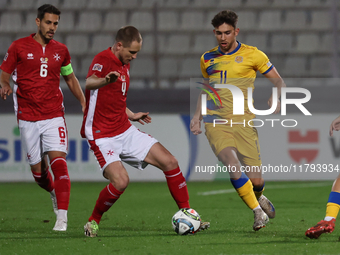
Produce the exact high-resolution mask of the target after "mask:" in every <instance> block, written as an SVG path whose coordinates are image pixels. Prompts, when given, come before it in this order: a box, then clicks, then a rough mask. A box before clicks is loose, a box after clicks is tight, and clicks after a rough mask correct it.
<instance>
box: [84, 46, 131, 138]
mask: <svg viewBox="0 0 340 255" xmlns="http://www.w3.org/2000/svg"><path fill="white" fill-rule="evenodd" d="M129 70H130V64H126V65H123V63H122V62H121V61H120V60H119V59H118V58H117V57H116V56H115V55H114V54H113V53H112V51H111V48H108V49H106V50H104V51H102V52H100V53H98V54H97V55H96V56H95V57H94V59H93V60H92V63H91V65H90V68H89V71H88V74H87V77H86V78H88V77H90V76H92V75H96V76H97V77H98V78H104V77H106V75H107V74H108V73H110V72H112V71H117V72H118V73H120V77H119V78H118V79H117V80H116V81H115V82H112V83H109V84H107V85H105V86H104V87H101V88H99V89H94V90H87V89H86V90H85V97H86V108H85V112H84V119H83V125H82V128H81V131H80V133H81V136H82V137H84V138H85V137H86V138H87V139H88V140H95V139H99V138H104V137H113V136H116V135H120V134H122V133H124V132H125V131H126V130H127V129H128V128H129V127H130V126H131V123H130V121H129V119H128V116H127V114H126V96H127V93H128V89H129V84H130V74H129Z"/></svg>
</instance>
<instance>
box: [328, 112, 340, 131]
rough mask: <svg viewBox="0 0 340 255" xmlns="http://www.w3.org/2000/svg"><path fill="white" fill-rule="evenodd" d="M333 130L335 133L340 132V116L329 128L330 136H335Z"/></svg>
mask: <svg viewBox="0 0 340 255" xmlns="http://www.w3.org/2000/svg"><path fill="white" fill-rule="evenodd" d="M333 130H335V131H339V130H340V116H339V117H337V118H336V119H335V120H333V121H332V124H331V126H330V128H329V135H330V136H333Z"/></svg>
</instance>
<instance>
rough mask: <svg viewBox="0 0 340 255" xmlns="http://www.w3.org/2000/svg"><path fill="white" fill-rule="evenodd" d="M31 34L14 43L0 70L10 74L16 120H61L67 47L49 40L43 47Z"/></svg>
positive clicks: (68, 60) (69, 58)
mask: <svg viewBox="0 0 340 255" xmlns="http://www.w3.org/2000/svg"><path fill="white" fill-rule="evenodd" d="M34 35H35V34H31V35H30V36H28V37H24V38H21V39H18V40H16V41H14V42H13V43H12V44H11V46H10V47H9V49H8V51H7V53H6V55H5V58H4V61H3V63H2V65H1V66H0V69H1V70H3V71H4V72H6V73H9V74H12V78H13V81H14V88H13V100H14V110H15V114H16V116H17V118H18V119H21V120H26V121H39V120H46V119H52V118H56V117H62V116H64V105H63V94H62V91H61V89H60V86H59V84H60V72H61V67H65V66H68V65H69V64H70V63H71V57H70V54H69V52H68V49H67V47H66V46H65V45H64V44H62V43H59V42H57V41H55V40H51V41H50V42H49V43H48V44H47V45H46V46H45V47H43V46H41V44H40V43H38V42H37V41H36V40H34V38H33V36H34Z"/></svg>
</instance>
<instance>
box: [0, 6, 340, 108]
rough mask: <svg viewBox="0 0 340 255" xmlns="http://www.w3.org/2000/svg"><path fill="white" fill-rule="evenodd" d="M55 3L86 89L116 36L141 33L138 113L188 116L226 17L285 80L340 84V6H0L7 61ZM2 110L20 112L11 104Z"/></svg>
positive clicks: (135, 83)
mask: <svg viewBox="0 0 340 255" xmlns="http://www.w3.org/2000/svg"><path fill="white" fill-rule="evenodd" d="M47 2H48V3H51V4H53V5H55V6H56V7H58V8H59V9H60V10H61V11H62V13H61V19H60V24H59V28H58V31H57V33H56V35H55V39H56V40H57V41H60V42H62V43H64V44H66V45H67V47H68V48H69V51H70V54H71V57H72V66H73V69H74V71H75V74H76V75H77V77H78V78H79V80H80V82H81V84H82V86H83V88H84V82H85V77H86V74H87V71H88V67H89V65H90V63H91V61H92V59H93V57H94V55H95V54H97V53H98V52H100V51H102V50H104V49H106V48H108V47H110V46H112V44H113V42H114V36H115V33H116V31H117V30H118V29H119V28H120V27H122V26H125V25H133V26H136V27H137V28H138V29H139V30H140V32H141V34H142V36H143V48H142V50H141V51H140V53H139V54H138V57H137V59H136V60H134V61H133V62H132V63H131V72H130V73H131V86H130V91H129V97H128V100H129V101H128V103H129V105H130V106H131V107H132V108H135V107H142V109H141V110H148V111H152V112H157V113H186V112H187V111H188V106H187V105H188V104H187V101H188V98H189V85H190V82H189V79H190V78H193V77H194V78H198V77H201V72H200V66H199V60H200V56H201V55H202V54H203V53H204V52H205V51H207V50H209V49H211V48H213V47H214V46H215V45H216V39H215V37H214V35H213V33H212V30H213V27H212V25H211V20H212V18H213V17H214V15H215V14H217V13H218V12H219V11H221V10H224V9H232V10H234V11H235V12H236V13H237V14H238V15H239V22H238V26H239V28H240V34H239V36H238V40H239V41H240V42H242V43H245V44H249V45H253V46H256V47H258V48H259V49H260V50H262V51H264V52H265V53H266V54H267V55H268V56H269V58H270V60H271V62H272V63H273V64H274V65H275V67H276V68H277V69H278V71H279V73H280V74H281V76H282V77H284V78H291V77H293V78H297V77H299V78H301V77H314V78H331V77H339V67H340V66H339V60H338V54H339V49H340V44H339V38H338V37H339V36H338V28H339V25H340V18H339V17H338V16H339V13H338V8H339V6H340V1H338V0H49V1H47V0H0V59H3V56H4V55H5V53H6V51H7V49H8V47H9V45H10V44H11V42H12V41H13V40H15V39H18V38H21V37H24V36H27V35H29V34H30V33H34V32H36V30H37V28H36V24H35V18H36V9H37V8H38V7H39V6H41V5H42V4H44V3H47ZM61 87H62V88H63V89H64V94H65V105H66V113H78V112H79V111H78V110H79V109H78V108H74V103H76V102H74V100H73V97H72V96H70V93H69V91H68V89H67V86H66V84H65V83H64V82H62V83H61ZM259 94H261V93H259ZM0 106H1V112H13V111H12V105H11V104H10V103H6V104H4V103H3V102H1V103H0Z"/></svg>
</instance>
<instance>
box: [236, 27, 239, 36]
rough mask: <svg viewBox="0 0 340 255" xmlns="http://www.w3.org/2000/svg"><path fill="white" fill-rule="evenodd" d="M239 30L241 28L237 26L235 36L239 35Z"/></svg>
mask: <svg viewBox="0 0 340 255" xmlns="http://www.w3.org/2000/svg"><path fill="white" fill-rule="evenodd" d="M239 32H240V29H239V28H236V29H235V36H237V35H238V33H239Z"/></svg>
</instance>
